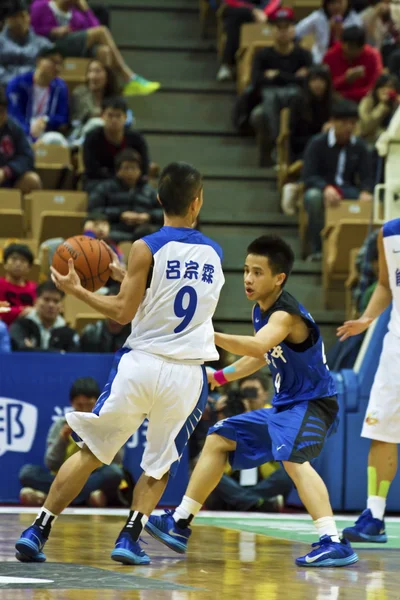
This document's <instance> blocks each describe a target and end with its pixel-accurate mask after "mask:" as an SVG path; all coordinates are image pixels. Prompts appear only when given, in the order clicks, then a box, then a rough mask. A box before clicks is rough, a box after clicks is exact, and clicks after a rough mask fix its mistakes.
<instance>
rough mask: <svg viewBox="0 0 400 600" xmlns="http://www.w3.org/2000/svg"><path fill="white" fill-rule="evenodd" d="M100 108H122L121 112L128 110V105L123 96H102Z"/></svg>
mask: <svg viewBox="0 0 400 600" xmlns="http://www.w3.org/2000/svg"><path fill="white" fill-rule="evenodd" d="M101 108H102V110H103V112H104V111H105V110H107V108H112V109H113V110H122V112H123V113H125V114H126V113H127V112H128V105H127V103H126V102H125V100H124V99H123V98H121V97H120V96H113V97H112V98H104V100H103V102H102V104H101Z"/></svg>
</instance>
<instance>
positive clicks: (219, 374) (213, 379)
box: [207, 356, 265, 390]
mask: <svg viewBox="0 0 400 600" xmlns="http://www.w3.org/2000/svg"><path fill="white" fill-rule="evenodd" d="M263 367H265V359H264V358H263V359H260V358H252V357H251V356H243V357H242V358H239V360H237V361H235V362H234V363H232V364H231V365H229V366H228V367H225V368H224V369H221V370H220V371H215V369H210V368H207V377H208V383H209V384H210V385H211V389H212V390H213V389H215V388H216V387H217V386H218V385H224V384H225V383H230V382H231V381H237V380H238V379H243V377H248V376H249V375H253V373H255V372H256V371H258V370H259V369H262V368H263Z"/></svg>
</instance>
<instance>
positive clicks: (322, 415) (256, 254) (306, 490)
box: [146, 236, 358, 567]
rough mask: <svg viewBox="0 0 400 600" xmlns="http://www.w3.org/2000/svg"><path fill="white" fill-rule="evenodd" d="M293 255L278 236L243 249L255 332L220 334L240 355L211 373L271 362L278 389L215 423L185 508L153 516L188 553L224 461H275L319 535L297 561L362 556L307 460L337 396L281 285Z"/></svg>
mask: <svg viewBox="0 0 400 600" xmlns="http://www.w3.org/2000/svg"><path fill="white" fill-rule="evenodd" d="M293 260H294V256H293V252H292V250H291V248H290V246H288V244H286V242H285V241H284V240H282V239H281V238H278V237H271V236H263V237H260V238H258V239H256V240H255V241H254V242H252V243H251V244H250V246H249V247H248V249H247V258H246V264H245V267H244V286H245V291H246V295H247V297H248V298H249V300H251V301H253V302H256V304H255V306H254V309H253V325H254V329H255V336H254V337H251V336H240V335H225V334H222V333H216V334H215V340H216V344H217V346H219V347H221V348H224V349H225V350H227V351H228V352H232V353H233V354H237V355H242V356H243V358H241V359H239V360H238V361H236V362H235V363H233V364H232V365H231V366H229V367H226V368H225V369H223V370H221V371H216V372H213V373H210V374H209V381H210V383H211V386H212V387H215V386H217V385H223V384H224V383H228V382H231V381H235V380H237V379H240V378H242V377H246V376H248V375H250V374H252V373H254V372H256V371H257V370H258V369H260V368H261V367H263V366H264V365H265V362H267V363H268V365H269V368H270V370H271V373H272V377H273V381H274V387H275V395H274V397H273V400H272V407H273V408H271V409H261V410H256V411H252V412H249V413H245V414H241V415H238V416H235V417H232V418H228V419H224V420H223V421H220V422H219V423H217V424H216V425H215V426H214V427H211V429H210V430H209V434H208V437H207V440H206V443H205V446H204V449H203V452H202V454H201V456H200V459H199V461H198V463H197V465H196V468H195V470H194V472H193V474H192V477H191V479H190V482H189V486H188V489H187V491H186V495H185V496H184V498H183V500H182V503H181V504H180V506H179V507H178V508H177V509H176V510H175V512H174V513H171V512H167V513H166V514H165V515H163V516H161V517H157V516H151V517H150V519H149V521H148V522H147V525H146V530H147V531H148V532H149V533H150V534H151V535H153V537H155V538H157V539H158V540H160V541H161V542H163V543H164V544H166V545H167V546H169V547H170V548H172V549H173V550H176V551H177V552H180V553H184V552H185V551H186V546H187V541H188V538H189V536H190V534H191V530H190V527H189V525H190V523H191V521H192V519H193V517H194V516H195V515H196V514H197V513H198V511H199V510H200V508H201V507H202V505H203V504H204V502H205V500H206V498H207V497H208V495H209V494H210V493H211V492H212V490H213V489H214V488H215V487H216V485H217V484H218V482H219V481H220V479H221V477H222V475H223V472H224V468H225V466H226V462H227V460H228V458H229V461H230V463H231V465H232V468H233V469H250V468H253V467H257V466H259V465H261V464H263V463H265V462H268V461H270V460H276V461H281V462H282V464H283V466H284V468H285V469H286V471H287V473H288V475H289V476H290V477H291V479H292V480H293V482H294V483H295V485H296V487H297V490H298V492H299V495H300V498H301V500H302V502H303V504H304V506H305V507H306V509H307V510H308V512H309V513H310V515H311V517H312V518H313V520H314V524H315V526H316V529H317V531H318V533H319V537H320V539H319V542H317V543H316V544H313V549H312V550H311V551H310V552H309V553H308V554H307V555H306V556H302V557H301V558H298V559H297V560H296V564H297V565H299V566H304V567H340V566H346V565H350V564H352V563H354V562H356V561H357V560H358V557H357V554H355V553H354V551H353V549H352V548H351V546H350V544H349V543H348V542H347V541H346V540H342V541H340V540H339V537H338V532H337V528H336V524H335V521H334V518H333V514H332V509H331V505H330V502H329V497H328V491H327V489H326V486H325V484H324V482H323V481H322V479H321V477H320V476H319V475H318V473H317V472H316V471H315V470H314V469H313V467H312V466H311V465H310V461H311V460H312V459H314V458H316V457H317V456H318V455H319V454H320V452H321V450H322V448H323V445H324V441H325V438H326V436H327V435H328V434H329V433H330V431H331V430H332V428H333V426H334V424H335V420H336V415H337V412H338V403H337V400H336V389H335V384H334V381H333V378H332V376H331V374H330V373H329V370H328V367H327V365H326V359H325V352H324V346H323V342H322V339H321V335H320V332H319V329H318V327H317V325H316V324H315V322H314V320H313V318H312V317H311V315H310V313H309V312H308V311H307V310H306V309H305V308H304V307H303V306H302V305H301V304H299V302H297V300H296V299H295V298H294V297H293V296H291V294H289V293H288V292H286V291H285V290H284V285H285V283H286V281H287V279H288V276H289V273H290V271H291V269H292V266H293Z"/></svg>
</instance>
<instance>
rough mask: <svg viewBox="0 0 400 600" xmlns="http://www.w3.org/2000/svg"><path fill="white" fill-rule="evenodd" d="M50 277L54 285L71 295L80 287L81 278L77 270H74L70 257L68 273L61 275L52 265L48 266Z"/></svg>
mask: <svg viewBox="0 0 400 600" xmlns="http://www.w3.org/2000/svg"><path fill="white" fill-rule="evenodd" d="M50 270H51V279H52V281H53V283H54V285H55V286H56V287H57V288H58V289H59V290H61V291H62V292H64V293H65V294H71V295H72V296H73V295H74V294H75V293H76V291H77V290H78V289H79V288H81V287H82V284H81V280H80V279H79V276H78V274H77V272H76V271H75V267H74V261H73V260H72V258H70V259H69V260H68V274H67V275H61V274H60V273H59V272H58V271H56V270H55V268H54V267H50Z"/></svg>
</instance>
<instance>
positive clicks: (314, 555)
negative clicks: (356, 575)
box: [296, 535, 358, 567]
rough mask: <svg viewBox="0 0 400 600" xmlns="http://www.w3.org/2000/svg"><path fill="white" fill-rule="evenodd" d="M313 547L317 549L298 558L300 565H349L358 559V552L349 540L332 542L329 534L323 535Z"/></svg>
mask: <svg viewBox="0 0 400 600" xmlns="http://www.w3.org/2000/svg"><path fill="white" fill-rule="evenodd" d="M312 547H313V548H315V550H311V552H309V553H308V554H306V555H305V556H300V558H296V565H297V566H298V567H347V566H348V565H352V564H353V563H355V562H357V561H358V556H357V554H356V553H355V552H354V550H353V548H352V547H351V546H350V542H348V541H347V540H341V541H340V542H339V543H338V542H332V540H331V538H330V536H329V535H323V536H322V537H321V539H320V540H319V542H316V543H315V544H312Z"/></svg>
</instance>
